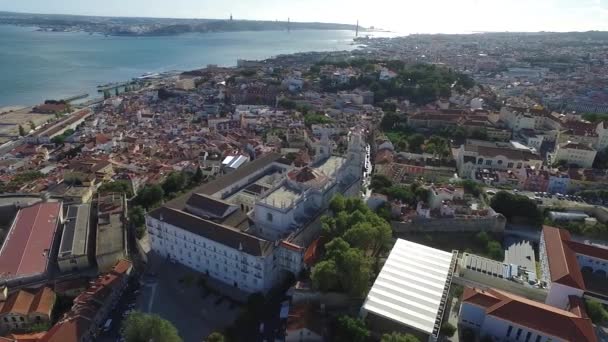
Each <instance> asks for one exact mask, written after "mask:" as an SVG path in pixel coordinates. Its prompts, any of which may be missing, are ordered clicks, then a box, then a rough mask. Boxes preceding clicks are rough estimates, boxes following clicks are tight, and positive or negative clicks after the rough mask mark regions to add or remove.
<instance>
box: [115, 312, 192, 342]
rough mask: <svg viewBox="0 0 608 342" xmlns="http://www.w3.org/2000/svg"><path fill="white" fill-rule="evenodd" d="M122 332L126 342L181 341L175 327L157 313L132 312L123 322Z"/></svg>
mask: <svg viewBox="0 0 608 342" xmlns="http://www.w3.org/2000/svg"><path fill="white" fill-rule="evenodd" d="M122 333H123V335H124V337H125V340H126V341H127V342H150V341H163V342H181V341H182V339H181V338H180V337H179V334H178V332H177V329H176V328H175V327H174V326H173V325H172V324H171V322H169V321H167V320H165V319H162V318H161V317H160V316H158V315H152V314H146V313H142V312H133V313H131V314H130V315H129V316H127V319H126V320H125V321H124V322H123V325H122Z"/></svg>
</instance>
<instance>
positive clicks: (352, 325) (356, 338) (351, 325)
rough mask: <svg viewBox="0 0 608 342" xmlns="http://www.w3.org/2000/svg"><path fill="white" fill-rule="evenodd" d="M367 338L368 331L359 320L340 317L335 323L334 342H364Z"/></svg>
mask: <svg viewBox="0 0 608 342" xmlns="http://www.w3.org/2000/svg"><path fill="white" fill-rule="evenodd" d="M369 336H370V332H369V330H368V329H367V327H366V326H365V323H364V322H363V321H362V320H360V319H357V318H352V317H350V316H340V317H338V319H337V321H336V323H335V327H334V331H333V340H334V341H349V342H365V341H367V338H368V337H369Z"/></svg>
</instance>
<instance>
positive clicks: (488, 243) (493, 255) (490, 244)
mask: <svg viewBox="0 0 608 342" xmlns="http://www.w3.org/2000/svg"><path fill="white" fill-rule="evenodd" d="M475 242H476V243H477V244H478V245H480V246H482V248H484V251H483V253H481V254H483V255H484V256H486V257H488V258H490V259H493V260H498V261H503V260H504V258H505V252H504V249H503V248H502V245H501V243H500V242H499V241H498V240H495V239H494V238H493V237H492V236H490V235H489V234H488V233H486V232H484V231H481V232H479V233H477V234H476V235H475Z"/></svg>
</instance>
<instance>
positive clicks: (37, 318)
mask: <svg viewBox="0 0 608 342" xmlns="http://www.w3.org/2000/svg"><path fill="white" fill-rule="evenodd" d="M11 319H12V321H13V322H17V317H14V316H13V317H11ZM40 320H42V318H41V317H40V316H36V321H40ZM19 321H21V322H25V318H23V317H19ZM4 322H7V323H8V322H9V320H8V317H4Z"/></svg>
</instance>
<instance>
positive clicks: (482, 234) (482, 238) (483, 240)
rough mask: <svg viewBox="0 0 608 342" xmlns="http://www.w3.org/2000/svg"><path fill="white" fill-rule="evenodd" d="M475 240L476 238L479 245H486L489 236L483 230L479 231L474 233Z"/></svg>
mask: <svg viewBox="0 0 608 342" xmlns="http://www.w3.org/2000/svg"><path fill="white" fill-rule="evenodd" d="M475 240H477V242H478V243H479V244H480V245H487V244H488V242H490V236H489V235H488V233H486V232H485V231H481V232H479V233H477V234H475Z"/></svg>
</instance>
